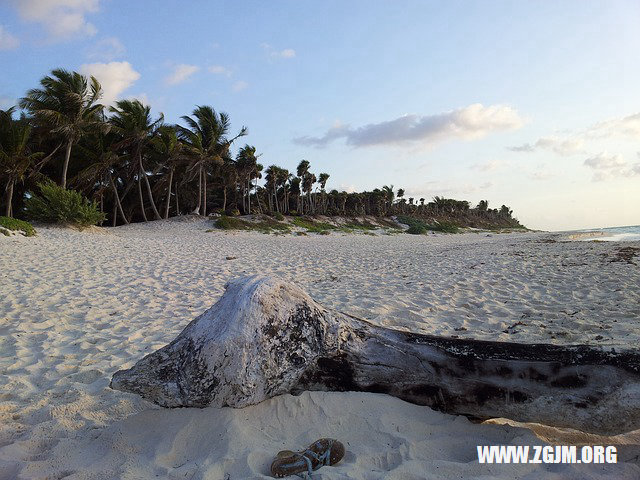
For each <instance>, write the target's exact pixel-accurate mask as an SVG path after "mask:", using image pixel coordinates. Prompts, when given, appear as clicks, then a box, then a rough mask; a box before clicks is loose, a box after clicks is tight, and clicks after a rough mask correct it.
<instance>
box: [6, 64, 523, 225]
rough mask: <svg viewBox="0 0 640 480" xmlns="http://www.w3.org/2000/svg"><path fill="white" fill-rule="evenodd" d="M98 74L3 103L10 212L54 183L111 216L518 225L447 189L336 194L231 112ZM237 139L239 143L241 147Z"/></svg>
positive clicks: (70, 75) (55, 82)
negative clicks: (113, 98) (264, 152)
mask: <svg viewBox="0 0 640 480" xmlns="http://www.w3.org/2000/svg"><path fill="white" fill-rule="evenodd" d="M101 96H102V88H101V86H100V83H99V82H98V80H97V79H96V78H95V77H93V76H89V77H87V76H85V75H82V74H79V73H77V72H72V71H67V70H64V69H56V70H53V71H52V72H51V74H50V75H47V76H45V77H44V78H42V79H41V81H40V85H39V87H37V88H33V89H31V90H29V91H28V92H27V93H26V94H25V96H24V97H23V98H21V99H20V100H19V102H18V105H17V107H19V109H20V111H18V108H17V107H12V108H9V109H7V110H4V111H3V110H0V181H2V183H3V185H4V192H5V194H4V196H3V201H2V203H3V211H4V212H5V215H6V216H7V217H12V216H18V217H19V216H21V212H22V210H23V206H24V201H25V198H28V197H29V192H30V191H34V190H35V189H36V188H37V187H36V186H37V185H38V184H41V183H42V182H43V181H47V180H48V181H55V182H56V183H58V184H59V185H60V186H62V187H63V188H73V189H74V190H77V191H79V192H81V193H82V194H83V195H85V196H86V197H87V198H89V199H91V200H93V201H95V202H96V203H97V205H99V209H100V211H102V212H104V213H105V214H106V217H107V218H108V222H109V224H111V225H113V226H115V225H121V224H128V223H131V222H139V221H149V220H154V219H162V218H165V219H166V218H169V217H171V216H176V215H183V214H199V215H203V216H206V215H208V214H210V213H212V212H216V213H227V214H231V215H240V214H251V213H265V214H277V213H280V214H288V215H318V214H320V215H345V216H349V215H374V216H381V217H383V216H389V215H396V214H411V215H417V216H432V217H434V218H449V219H456V218H457V219H459V220H462V221H464V222H466V223H467V224H469V225H472V226H473V223H474V222H475V223H479V224H480V225H479V226H481V224H482V223H483V222H484V223H487V222H489V223H493V224H495V223H499V224H502V225H504V226H516V225H518V222H517V220H515V219H514V218H513V217H512V211H511V209H509V208H508V207H507V206H505V205H503V206H502V207H501V208H500V209H489V208H488V202H487V201H484V200H483V201H481V202H480V203H479V204H478V205H477V206H475V207H472V206H471V205H470V204H469V202H466V201H459V200H453V199H447V198H443V197H435V198H433V199H432V200H431V201H429V202H426V199H425V198H419V199H418V198H414V197H408V198H407V197H406V196H405V192H404V190H403V189H398V190H394V188H393V186H384V187H382V188H376V189H374V190H372V191H365V192H360V193H348V192H345V191H338V190H330V191H327V189H326V184H327V181H328V179H329V174H327V173H319V174H317V175H316V174H315V173H313V172H312V171H311V165H310V163H309V162H308V161H307V160H302V161H300V163H299V164H298V166H297V168H296V171H295V172H290V171H289V170H287V169H286V168H282V167H279V166H277V165H270V166H268V167H267V168H264V167H263V165H262V164H260V163H259V162H258V159H259V157H260V155H259V154H258V153H257V151H256V147H255V146H252V145H248V144H245V145H243V146H239V145H240V139H241V138H242V137H244V136H246V135H247V128H246V127H242V128H240V129H239V130H232V128H231V120H230V117H229V115H228V114H226V113H224V112H217V111H216V110H215V109H214V108H213V107H211V106H206V105H205V106H197V107H195V109H194V110H193V111H192V113H191V115H185V116H183V117H181V122H180V123H181V124H175V125H174V124H169V123H165V121H164V117H163V115H162V114H160V115H158V116H155V117H154V116H153V115H152V113H151V107H150V106H148V105H145V104H143V103H142V102H141V101H139V100H120V101H117V102H115V104H114V105H113V106H111V107H105V106H104V105H102V104H100V103H99V101H100V98H101ZM236 146H237V150H236V151H235V152H234V151H233V150H232V149H233V148H234V147H236Z"/></svg>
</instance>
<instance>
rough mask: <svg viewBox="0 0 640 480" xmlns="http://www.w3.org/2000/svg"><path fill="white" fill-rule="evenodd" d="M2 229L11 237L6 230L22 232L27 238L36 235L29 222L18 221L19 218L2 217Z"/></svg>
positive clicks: (0, 221)
mask: <svg viewBox="0 0 640 480" xmlns="http://www.w3.org/2000/svg"><path fill="white" fill-rule="evenodd" d="M0 227H1V228H2V229H4V230H3V233H4V234H5V235H9V233H8V232H5V230H11V231H13V232H20V233H22V235H24V236H25V237H33V236H34V235H35V234H36V230H35V228H33V225H31V224H30V223H29V222H25V221H24V220H18V219H17V218H9V217H0Z"/></svg>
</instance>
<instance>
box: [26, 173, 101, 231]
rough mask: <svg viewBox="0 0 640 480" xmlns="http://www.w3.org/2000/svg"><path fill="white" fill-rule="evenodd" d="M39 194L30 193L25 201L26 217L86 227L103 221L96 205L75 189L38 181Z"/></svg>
mask: <svg viewBox="0 0 640 480" xmlns="http://www.w3.org/2000/svg"><path fill="white" fill-rule="evenodd" d="M38 188H39V189H40V193H41V196H40V195H36V194H34V193H30V195H31V196H30V197H29V198H28V199H27V200H26V202H25V213H26V215H27V217H28V218H30V219H32V220H38V221H41V222H47V223H61V224H71V225H76V226H78V227H88V226H90V225H96V224H97V223H99V222H102V221H104V219H105V218H106V215H105V214H104V213H102V212H100V211H99V210H98V205H97V203H95V202H91V201H89V200H87V199H86V198H85V197H83V196H82V195H81V194H80V193H78V192H76V191H75V190H67V189H66V188H62V187H60V186H58V185H56V184H55V183H53V182H52V181H50V180H49V181H47V182H45V183H39V184H38Z"/></svg>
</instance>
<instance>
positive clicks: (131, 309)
mask: <svg viewBox="0 0 640 480" xmlns="http://www.w3.org/2000/svg"><path fill="white" fill-rule="evenodd" d="M211 229H212V223H211V221H208V220H203V219H200V218H198V217H179V218H175V219H172V220H167V221H158V222H151V223H148V224H132V225H128V226H122V227H117V228H113V229H107V228H94V229H91V230H89V231H84V232H81V231H76V230H71V229H63V228H57V227H38V236H36V237H32V238H24V237H20V236H12V237H3V238H0V272H1V273H0V287H1V290H2V294H3V295H2V297H3V298H2V301H1V302H0V332H1V333H2V336H1V338H0V342H1V343H0V350H1V351H2V352H3V355H2V358H1V359H0V425H1V426H0V479H5V478H6V479H11V478H19V479H27V478H43V479H44V478H56V479H60V478H69V479H94V478H131V479H133V478H156V477H158V478H194V479H198V478H202V479H221V480H222V479H227V478H229V479H241V478H265V476H266V475H267V474H268V466H269V463H270V460H271V459H272V457H273V455H274V454H275V453H276V452H277V451H278V450H281V449H299V448H302V447H304V446H306V445H307V444H309V443H310V442H312V441H313V440H315V439H316V438H319V437H322V436H332V437H335V438H339V439H340V440H341V441H343V442H344V443H345V445H346V446H347V455H346V457H345V459H344V460H343V462H341V463H340V464H339V465H338V466H336V467H331V468H329V467H327V468H323V469H322V470H320V471H319V472H318V476H319V478H327V479H329V478H331V479H333V478H336V479H337V478H354V479H355V478H362V479H377V478H380V479H383V478H396V479H414V478H415V479H420V478H431V477H435V478H445V479H448V478H468V477H474V478H478V477H482V478H505V479H507V478H536V479H537V478H576V479H578V478H603V479H604V478H629V479H631V478H638V476H639V475H640V466H639V461H638V459H637V449H636V450H634V448H635V447H634V446H633V445H637V444H638V443H640V441H639V437H640V434H639V433H638V432H632V433H629V434H626V435H621V436H619V437H617V438H607V439H598V440H602V441H603V442H609V443H617V444H630V447H629V448H628V449H627V450H625V453H624V455H621V458H620V459H619V461H620V463H618V464H617V465H480V464H478V462H477V458H476V448H475V446H476V445H482V444H522V445H534V444H540V443H542V442H543V438H544V440H547V441H554V440H555V441H556V442H558V441H560V443H561V441H562V440H563V439H564V440H567V439H569V438H571V441H572V442H578V443H579V441H580V439H582V441H584V442H585V443H587V442H589V441H591V442H592V443H593V438H592V437H589V436H586V435H584V436H581V435H580V434H576V433H575V432H573V433H571V435H573V436H567V435H569V433H567V432H563V431H559V430H557V431H556V430H554V431H552V432H551V433H550V432H549V430H545V432H546V433H545V435H546V436H545V435H542V434H541V433H539V434H540V435H541V437H543V438H540V437H537V436H536V435H535V433H534V431H533V430H531V429H527V428H520V427H515V426H509V425H502V424H501V425H496V424H474V423H471V422H470V421H469V420H467V419H466V418H464V417H460V416H452V415H445V414H442V413H439V412H435V411H433V410H431V409H429V408H427V407H419V406H415V405H411V404H408V403H406V402H403V401H401V400H399V399H396V398H392V397H388V396H385V395H380V394H369V393H322V392H310V393H309V392H307V393H304V394H302V395H300V396H299V397H292V396H290V395H285V396H282V397H277V398H273V399H271V400H268V401H266V402H264V403H261V404H259V405H256V406H252V407H247V408H245V409H242V410H233V409H229V408H224V409H221V410H218V409H213V408H207V409H202V410H200V409H176V410H168V409H162V408H160V407H158V406H156V405H153V404H151V403H149V402H146V401H144V400H142V399H141V398H139V397H137V396H136V395H132V394H127V393H123V392H118V391H114V390H111V389H110V388H109V387H108V385H109V381H110V379H111V376H112V375H113V373H114V372H115V371H117V370H119V369H122V368H128V367H130V366H132V365H133V364H134V363H135V362H136V361H138V360H139V359H140V358H142V357H143V356H144V355H146V354H148V353H151V352H152V351H154V350H156V349H158V348H160V347H162V346H164V345H166V344H167V343H168V342H170V341H171V340H172V339H173V338H174V337H175V336H176V335H177V334H178V333H179V332H180V331H181V330H182V329H183V328H184V327H185V326H186V325H187V324H188V323H189V322H190V321H191V320H193V319H194V318H195V317H196V316H198V315H199V314H201V313H202V312H203V311H205V310H206V309H207V308H209V307H210V306H211V305H212V304H214V303H215V302H216V301H217V300H218V298H219V297H220V296H221V295H222V293H223V291H224V285H225V283H226V282H227V281H229V280H230V279H233V278H236V277H239V276H244V275H252V274H255V273H260V274H269V275H277V276H279V277H281V278H283V279H286V280H289V281H291V282H294V283H296V284H297V285H299V286H300V287H302V288H303V289H304V290H306V291H307V292H308V293H309V294H310V295H311V297H312V298H313V299H315V300H316V301H318V302H320V303H321V304H323V305H324V306H326V307H328V308H333V309H337V310H340V311H343V312H345V313H348V314H350V315H354V316H357V317H361V318H365V319H367V320H369V321H371V322H373V323H375V324H379V325H383V326H387V327H392V328H398V329H404V330H407V331H414V332H420V333H429V334H435V335H442V336H449V337H458V338H477V339H484V340H500V341H509V342H522V343H553V344H575V343H585V344H591V345H604V346H607V347H611V348H619V349H620V348H636V347H637V345H638V343H639V341H640V329H639V328H638V321H639V318H640V287H639V285H640V268H639V267H638V264H639V263H640V258H639V257H638V256H636V257H633V256H632V257H631V258H629V256H628V255H621V254H620V249H621V248H622V247H634V248H637V247H639V246H640V242H626V243H625V244H619V243H615V242H582V241H564V240H565V238H564V237H563V236H562V235H558V234H550V233H542V232H538V233H536V232H529V233H504V234H497V233H490V232H480V231H478V232H470V233H464V234H457V235H448V234H434V235H416V236H414V235H406V234H393V235H382V234H381V235H373V236H372V235H365V234H340V233H332V234H330V235H313V234H310V235H306V236H295V235H265V234H261V233H257V232H243V231H240V232H222V231H218V230H214V231H210V230H211ZM552 430H553V429H552ZM603 444H605V443H603ZM633 452H636V453H635V455H636V456H635V457H634V455H633ZM634 458H635V459H634Z"/></svg>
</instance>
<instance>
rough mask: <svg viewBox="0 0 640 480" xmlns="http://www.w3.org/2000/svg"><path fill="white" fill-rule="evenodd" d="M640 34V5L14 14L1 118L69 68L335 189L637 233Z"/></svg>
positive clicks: (160, 8)
mask: <svg viewBox="0 0 640 480" xmlns="http://www.w3.org/2000/svg"><path fill="white" fill-rule="evenodd" d="M639 24H640V2H638V1H636V0H630V1H617V0H610V1H606V2H605V1H589V0H579V1H570V0H566V1H563V2H540V1H530V2H525V1H519V2H513V1H489V0H487V1H477V2H474V1H455V0H448V1H444V0H443V1H439V2H436V1H427V0H415V1H409V0H380V1H375V2H373V1H370V0H349V1H344V0H324V1H319V0H317V1H311V0H287V1H285V0H283V1H279V0H272V1H268V2H267V1H259V0H255V1H250V0H247V1H242V2H231V1H213V0H181V1H175V0H162V1H157V0H156V1H150V0H135V1H132V0H0V72H2V73H1V74H0V108H7V107H8V106H11V105H13V104H15V103H16V102H17V100H18V99H19V98H20V97H22V96H23V95H24V94H25V92H26V91H27V90H28V89H29V88H34V87H37V86H38V82H39V80H40V79H41V78H42V77H43V76H45V75H47V74H48V73H49V72H50V71H51V70H52V69H54V68H60V67H62V68H66V69H69V70H76V71H79V72H82V73H84V74H88V75H95V76H96V77H97V78H98V80H100V82H101V83H102V85H103V89H104V97H103V99H102V102H103V103H105V104H112V103H113V102H114V101H115V100H117V99H120V98H138V99H140V100H141V101H143V102H145V103H148V104H150V105H151V106H152V108H153V111H154V112H155V113H156V114H157V113H160V112H162V113H163V114H164V115H165V119H166V121H167V122H171V123H176V122H178V123H179V122H180V117H181V116H182V115H188V114H190V113H191V112H192V111H193V109H194V108H195V106H196V105H211V106H213V107H214V108H215V109H216V110H217V111H224V112H227V113H228V114H229V115H230V117H231V121H232V129H231V131H232V133H233V132H235V131H238V130H239V129H240V128H241V127H242V126H243V125H245V126H247V127H248V129H249V135H248V136H247V137H245V138H243V139H241V140H242V141H243V143H244V142H246V143H249V144H251V145H255V146H256V148H257V150H258V152H260V153H261V154H262V156H261V157H260V163H262V164H263V165H265V167H266V166H268V165H271V164H276V165H280V166H283V167H285V168H288V169H289V170H290V171H295V167H296V165H297V164H298V163H299V162H300V160H302V159H306V160H309V161H310V162H311V170H312V171H313V172H315V173H320V172H327V173H329V174H330V179H329V181H328V182H327V188H328V189H333V188H335V189H339V190H347V191H353V190H356V191H361V190H365V189H367V190H371V189H373V188H376V187H381V186H382V185H394V186H395V188H396V189H397V188H404V189H405V190H406V196H407V197H414V198H416V200H417V199H419V198H426V199H427V200H429V199H431V197H433V196H436V195H438V196H446V197H452V198H457V199H464V200H469V201H470V202H471V203H473V204H476V203H477V202H478V201H479V200H482V199H487V200H489V205H490V207H497V208H499V207H500V205H502V204H506V205H508V206H510V207H511V208H512V209H513V210H514V215H515V216H516V217H517V218H518V219H519V220H520V221H521V222H522V223H523V224H524V225H526V226H528V227H530V228H536V229H544V230H569V229H580V228H595V227H608V226H622V225H638V224H640V62H638V56H639V55H640V28H638V25H639ZM239 146H241V145H238V147H239Z"/></svg>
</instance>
